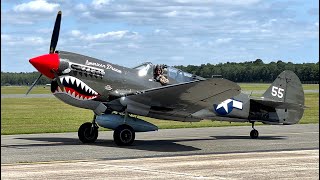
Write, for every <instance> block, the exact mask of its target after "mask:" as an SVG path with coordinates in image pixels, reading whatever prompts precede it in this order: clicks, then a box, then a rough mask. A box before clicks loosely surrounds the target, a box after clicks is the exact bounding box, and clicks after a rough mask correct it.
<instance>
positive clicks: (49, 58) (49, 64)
mask: <svg viewBox="0 0 320 180" xmlns="http://www.w3.org/2000/svg"><path fill="white" fill-rule="evenodd" d="M29 62H30V63H31V64H32V65H33V66H34V67H35V68H36V69H37V70H38V71H39V72H40V73H41V74H43V75H45V76H47V77H48V78H50V79H53V78H54V74H53V72H52V70H54V71H57V70H58V68H59V64H60V59H59V55H58V54H55V53H54V54H45V55H42V56H38V57H35V58H32V59H30V60H29Z"/></svg>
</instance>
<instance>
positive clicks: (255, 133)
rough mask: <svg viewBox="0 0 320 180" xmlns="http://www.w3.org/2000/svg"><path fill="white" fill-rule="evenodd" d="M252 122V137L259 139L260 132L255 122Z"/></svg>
mask: <svg viewBox="0 0 320 180" xmlns="http://www.w3.org/2000/svg"><path fill="white" fill-rule="evenodd" d="M251 124H252V130H251V132H250V137H251V138H252V139H257V138H258V137H259V132H258V130H256V129H255V128H254V122H251Z"/></svg>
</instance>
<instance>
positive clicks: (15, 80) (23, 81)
mask: <svg viewBox="0 0 320 180" xmlns="http://www.w3.org/2000/svg"><path fill="white" fill-rule="evenodd" d="M39 75H40V73H39V72H31V73H25V72H20V73H14V72H1V86H9V85H19V86H22V85H31V84H32V83H33V82H34V81H35V80H36V79H37V78H38V77H39ZM49 83H51V81H50V80H49V79H48V78H47V77H45V76H42V77H41V78H40V80H39V82H38V84H39V85H45V84H49Z"/></svg>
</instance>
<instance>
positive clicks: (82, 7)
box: [75, 3, 87, 11]
mask: <svg viewBox="0 0 320 180" xmlns="http://www.w3.org/2000/svg"><path fill="white" fill-rule="evenodd" d="M75 9H76V10H78V11H86V10H87V6H86V5H84V4H83V3H80V4H77V5H76V7H75Z"/></svg>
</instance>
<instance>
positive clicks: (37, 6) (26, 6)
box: [13, 0, 60, 13]
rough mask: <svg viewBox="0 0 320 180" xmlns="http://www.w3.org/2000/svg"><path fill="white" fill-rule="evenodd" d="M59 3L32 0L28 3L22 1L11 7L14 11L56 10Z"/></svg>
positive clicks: (47, 11) (48, 11) (49, 11)
mask: <svg viewBox="0 0 320 180" xmlns="http://www.w3.org/2000/svg"><path fill="white" fill-rule="evenodd" d="M59 6H60V5H59V4H56V3H48V2H47V1H45V0H34V1H30V2H28V3H22V4H19V5H16V6H14V7H13V10H14V11H15V12H46V13H51V12H56V11H57V9H58V7H59Z"/></svg>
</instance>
